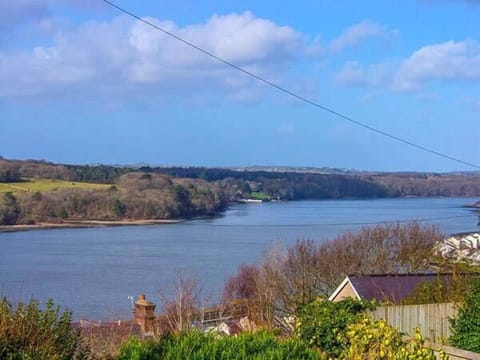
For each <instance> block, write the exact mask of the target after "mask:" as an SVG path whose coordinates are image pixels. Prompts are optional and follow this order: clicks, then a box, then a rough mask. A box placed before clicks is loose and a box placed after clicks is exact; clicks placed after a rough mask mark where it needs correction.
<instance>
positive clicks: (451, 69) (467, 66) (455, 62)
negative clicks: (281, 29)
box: [333, 40, 480, 91]
mask: <svg viewBox="0 0 480 360" xmlns="http://www.w3.org/2000/svg"><path fill="white" fill-rule="evenodd" d="M333 80H334V82H335V83H337V84H339V85H343V86H376V87H386V88H389V89H391V90H394V91H414V90H418V89H421V88H422V87H423V86H424V85H425V84H427V83H429V82H434V81H443V82H451V81H480V45H479V43H478V42H476V41H473V40H464V41H459V42H455V41H447V42H444V43H440V44H433V45H428V46H424V47H422V48H420V49H419V50H417V51H415V52H413V53H412V54H411V55H410V56H409V57H408V58H406V59H404V60H400V61H395V62H393V61H387V62H380V63H377V64H371V65H362V64H361V63H359V62H347V63H345V64H344V65H343V67H342V68H341V69H340V70H339V71H338V72H337V73H336V74H335V75H334V77H333Z"/></svg>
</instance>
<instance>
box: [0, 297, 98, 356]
mask: <svg viewBox="0 0 480 360" xmlns="http://www.w3.org/2000/svg"><path fill="white" fill-rule="evenodd" d="M71 319H72V314H71V312H69V311H63V312H62V311H61V310H60V307H58V306H55V305H54V303H53V301H52V300H49V301H48V302H47V304H46V306H45V308H44V309H42V307H41V306H40V302H39V301H37V300H31V301H30V302H29V303H28V304H23V303H19V304H18V305H15V306H14V305H12V304H11V303H10V302H8V301H7V300H6V299H5V298H4V299H3V300H1V301H0V359H9V360H16V359H22V360H23V359H35V360H44V359H45V360H51V359H57V360H64V359H65V360H67V359H86V358H88V351H87V348H86V346H85V345H84V344H83V341H82V337H81V334H80V332H79V331H78V330H75V329H73V328H72V326H71Z"/></svg>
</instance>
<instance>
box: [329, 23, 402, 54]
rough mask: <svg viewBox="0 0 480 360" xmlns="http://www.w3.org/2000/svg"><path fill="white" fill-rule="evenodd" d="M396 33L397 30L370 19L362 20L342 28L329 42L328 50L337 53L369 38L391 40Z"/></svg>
mask: <svg viewBox="0 0 480 360" xmlns="http://www.w3.org/2000/svg"><path fill="white" fill-rule="evenodd" d="M397 35H398V31H395V30H391V29H388V28H387V27H385V26H382V25H380V24H377V23H375V22H372V21H370V20H363V21H361V22H359V23H358V24H354V25H352V26H350V27H348V28H346V29H345V30H343V32H342V33H341V34H340V35H339V36H338V37H337V38H336V39H334V40H332V41H331V42H330V44H329V45H328V48H329V50H330V52H332V53H337V52H339V51H342V50H344V49H346V48H351V47H356V46H358V45H360V44H361V43H363V42H365V41H367V40H369V39H371V38H382V39H383V40H388V41H391V40H392V39H393V38H394V37H396V36H397Z"/></svg>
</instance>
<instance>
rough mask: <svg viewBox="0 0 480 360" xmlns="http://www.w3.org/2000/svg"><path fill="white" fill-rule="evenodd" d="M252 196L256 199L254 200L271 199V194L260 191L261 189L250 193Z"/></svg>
mask: <svg viewBox="0 0 480 360" xmlns="http://www.w3.org/2000/svg"><path fill="white" fill-rule="evenodd" d="M250 198H251V199H254V200H262V201H270V200H271V196H269V195H267V194H265V193H263V192H260V191H252V192H251V193H250Z"/></svg>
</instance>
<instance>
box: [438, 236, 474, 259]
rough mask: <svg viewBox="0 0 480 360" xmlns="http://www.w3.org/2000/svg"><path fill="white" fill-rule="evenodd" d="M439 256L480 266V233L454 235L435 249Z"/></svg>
mask: <svg viewBox="0 0 480 360" xmlns="http://www.w3.org/2000/svg"><path fill="white" fill-rule="evenodd" d="M435 249H436V251H437V253H438V254H440V255H442V256H443V257H445V258H448V259H453V260H457V261H470V262H473V263H475V264H479V265H480V233H478V232H472V233H460V234H453V235H450V236H449V237H448V238H446V239H445V240H444V241H443V242H441V243H439V244H437V245H436V247H435Z"/></svg>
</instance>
